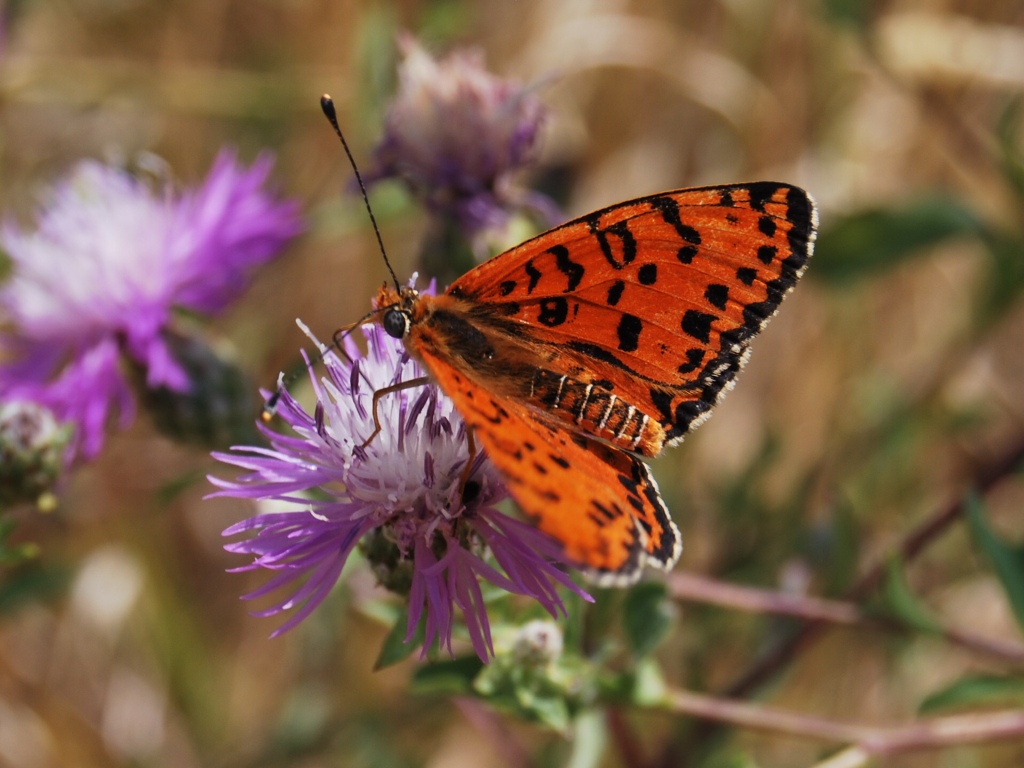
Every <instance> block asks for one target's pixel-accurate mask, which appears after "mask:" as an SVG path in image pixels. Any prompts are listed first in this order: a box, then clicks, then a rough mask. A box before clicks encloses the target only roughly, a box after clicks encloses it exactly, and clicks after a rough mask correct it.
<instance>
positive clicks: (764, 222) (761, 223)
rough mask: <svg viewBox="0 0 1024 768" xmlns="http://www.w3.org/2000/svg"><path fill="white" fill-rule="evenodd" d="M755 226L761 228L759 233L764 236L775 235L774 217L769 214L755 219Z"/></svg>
mask: <svg viewBox="0 0 1024 768" xmlns="http://www.w3.org/2000/svg"><path fill="white" fill-rule="evenodd" d="M757 228H758V229H759V230H761V234H762V235H764V236H765V237H775V230H776V229H777V228H778V227H777V226H776V224H775V219H773V218H772V217H771V216H762V217H761V218H760V219H758V220H757Z"/></svg>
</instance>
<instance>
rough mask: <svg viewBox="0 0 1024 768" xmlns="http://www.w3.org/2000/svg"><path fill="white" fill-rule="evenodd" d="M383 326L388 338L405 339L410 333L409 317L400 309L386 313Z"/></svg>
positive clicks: (382, 322)
mask: <svg viewBox="0 0 1024 768" xmlns="http://www.w3.org/2000/svg"><path fill="white" fill-rule="evenodd" d="M381 325H383V326H384V332H385V333H386V334H387V335H388V336H391V337H392V338H395V339H401V338H404V337H405V334H406V333H408V331H409V315H408V314H406V313H405V312H403V311H401V310H400V309H389V310H388V311H387V312H385V313H384V319H383V320H382V321H381Z"/></svg>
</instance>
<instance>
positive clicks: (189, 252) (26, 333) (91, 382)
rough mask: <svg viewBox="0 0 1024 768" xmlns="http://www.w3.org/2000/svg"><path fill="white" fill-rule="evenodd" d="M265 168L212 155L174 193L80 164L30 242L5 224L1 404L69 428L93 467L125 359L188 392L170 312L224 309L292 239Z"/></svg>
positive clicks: (124, 406) (127, 394) (122, 412)
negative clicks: (197, 177)
mask: <svg viewBox="0 0 1024 768" xmlns="http://www.w3.org/2000/svg"><path fill="white" fill-rule="evenodd" d="M272 164H273V161H272V159H271V158H270V156H269V155H264V156H262V157H260V158H259V159H258V160H257V161H256V162H255V163H254V164H253V165H252V166H251V167H249V168H244V167H243V166H241V165H240V164H239V163H238V161H237V160H236V158H235V156H234V153H233V152H230V151H222V152H221V153H220V155H219V156H218V157H217V160H216V162H215V163H214V166H213V169H212V170H211V171H210V174H209V176H208V177H207V179H206V181H205V182H204V183H203V185H202V186H201V187H199V188H198V189H196V190H193V191H189V192H184V193H175V192H174V191H173V190H171V189H170V187H169V185H167V184H163V185H161V186H160V188H159V189H156V190H154V189H153V188H152V185H150V184H147V183H146V182H145V181H143V180H141V179H139V178H137V177H135V176H133V175H131V174H129V173H128V172H126V171H123V170H121V169H118V168H113V167H110V166H106V165H103V164H101V163H98V162H95V161H83V162H81V163H79V164H78V165H77V166H76V167H75V168H74V169H73V170H72V172H71V173H70V174H69V175H68V177H67V178H66V179H64V180H63V181H62V182H60V183H58V184H57V185H56V186H55V187H54V188H53V189H52V190H51V191H50V195H49V201H48V202H47V204H46V205H45V207H43V209H42V210H41V211H40V213H39V215H38V221H37V226H36V229H35V230H34V231H27V230H23V229H21V228H20V227H19V226H18V225H16V224H15V223H13V222H10V221H9V222H7V223H6V224H5V225H4V227H3V229H2V231H0V246H2V247H3V249H4V251H6V253H7V254H8V256H9V257H10V259H11V262H12V270H11V276H10V278H9V280H8V281H7V282H6V283H5V284H4V285H3V286H2V287H0V314H2V315H3V316H5V320H6V321H7V323H8V325H9V326H10V329H9V330H8V331H7V332H6V333H4V334H3V335H0V350H2V351H3V352H4V355H5V358H6V361H5V363H4V364H3V365H2V366H0V396H2V397H3V398H5V399H21V400H30V401H34V402H38V403H41V404H43V405H45V406H46V407H48V408H50V409H51V410H52V411H53V412H54V414H55V416H56V417H57V418H58V419H60V420H62V421H68V422H71V423H73V424H74V425H75V427H76V435H75V448H76V452H77V453H78V454H80V455H82V456H84V457H86V458H90V457H92V456H94V455H95V454H96V453H98V451H99V450H100V448H101V447H102V444H103V438H104V430H105V427H106V425H107V423H108V421H109V420H110V417H111V415H112V414H113V413H115V412H116V413H117V414H118V415H119V422H120V426H122V427H124V426H127V424H129V423H130V422H131V421H132V419H133V417H134V412H135V400H134V398H133V396H132V392H131V388H130V386H129V383H128V381H127V380H126V379H125V375H124V373H123V372H122V370H121V358H122V355H127V356H128V357H129V358H130V359H131V360H132V361H133V362H134V363H136V364H138V365H139V366H141V368H142V369H143V370H144V371H145V375H146V385H147V386H149V387H151V388H158V387H167V388H168V389H170V390H173V391H178V392H182V391H186V390H188V388H189V380H188V376H187V375H186V373H185V371H184V370H183V368H182V367H181V366H180V365H179V364H178V362H177V361H176V360H175V358H174V355H173V354H172V352H171V350H170V348H169V346H168V343H167V341H166V338H165V331H166V329H167V327H168V325H169V323H170V322H171V319H172V313H173V310H174V308H182V309H186V310H190V311H192V312H198V313H203V314H210V313H214V312H217V311H219V310H221V309H222V308H223V307H224V306H225V305H226V304H227V302H228V301H230V300H231V299H232V298H234V297H235V296H236V295H237V294H238V293H239V292H240V291H241V290H242V288H244V287H245V285H246V282H247V277H248V273H249V271H251V269H252V268H253V267H255V266H256V265H258V264H261V263H263V262H265V261H267V260H269V259H271V258H273V257H274V256H276V255H277V254H278V253H279V252H280V250H281V248H282V247H283V246H284V244H285V243H286V242H287V241H288V240H290V239H291V238H292V237H294V236H295V235H296V234H298V232H299V231H300V229H301V222H300V219H299V215H298V207H297V205H296V204H295V203H292V202H281V201H278V200H276V199H275V198H274V197H273V196H271V195H270V194H269V193H268V192H267V191H266V190H265V189H264V186H265V184H266V181H267V177H268V176H269V173H270V169H271V166H272Z"/></svg>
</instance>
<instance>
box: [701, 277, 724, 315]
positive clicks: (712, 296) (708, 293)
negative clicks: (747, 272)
mask: <svg viewBox="0 0 1024 768" xmlns="http://www.w3.org/2000/svg"><path fill="white" fill-rule="evenodd" d="M704 298H705V299H707V300H708V304H710V305H711V306H713V307H717V308H718V309H725V305H726V304H727V303H728V302H729V287H728V286H726V285H721V284H720V283H712V284H711V285H709V286H708V287H707V288H706V289H705V291H704Z"/></svg>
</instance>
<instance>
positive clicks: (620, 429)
mask: <svg viewBox="0 0 1024 768" xmlns="http://www.w3.org/2000/svg"><path fill="white" fill-rule="evenodd" d="M377 306H378V307H380V308H384V307H386V308H387V309H386V310H385V311H384V312H383V313H382V315H381V317H380V323H381V325H382V326H383V327H384V329H385V331H386V332H387V333H388V334H389V335H391V336H394V337H395V338H402V339H403V340H404V341H405V344H406V348H407V349H408V350H409V351H410V353H411V354H413V355H414V356H415V357H417V358H418V359H419V360H420V361H421V362H423V363H424V364H425V365H426V367H427V369H428V370H430V371H431V373H433V374H434V375H435V378H440V377H438V376H437V372H436V371H434V370H433V366H432V365H431V361H432V360H434V359H443V360H445V361H446V362H447V364H448V365H451V366H452V367H454V368H455V369H456V370H457V371H458V372H459V374H460V376H461V377H464V379H463V380H465V381H467V382H468V383H469V384H470V385H472V386H474V387H480V388H482V389H483V390H485V391H487V392H490V393H493V394H495V395H498V396H501V397H509V398H512V399H514V400H517V401H520V402H522V403H523V404H524V405H527V406H529V407H531V408H532V409H536V410H537V411H539V415H541V416H542V417H543V418H544V419H545V420H547V421H550V422H551V423H552V424H560V425H562V426H563V427H565V426H568V427H569V428H570V429H571V430H573V431H576V432H580V433H582V434H587V435H593V436H595V437H598V438H601V439H602V440H607V441H608V442H610V443H612V444H613V445H616V446H618V447H620V448H624V449H626V450H628V451H633V452H636V453H640V454H642V455H645V456H654V455H656V454H658V453H659V452H660V451H661V448H662V446H663V444H664V442H665V431H664V428H663V427H662V426H661V425H660V424H659V423H658V421H657V420H656V419H654V418H652V417H651V416H650V415H649V414H647V413H646V412H644V411H643V410H642V409H640V408H639V407H637V406H636V405H635V404H633V403H630V402H629V401H628V400H626V399H625V398H623V397H622V396H621V394H617V393H616V392H615V390H614V386H613V385H612V383H611V382H609V381H604V380H601V379H599V378H597V377H595V376H593V375H592V374H589V373H588V366H587V365H586V362H585V361H583V360H580V359H578V355H576V354H574V353H573V352H572V351H570V350H566V349H565V348H564V347H561V346H558V345H552V344H544V343H541V342H539V341H537V340H536V339H534V338H531V337H530V335H529V334H528V333H527V332H526V329H525V328H524V327H523V326H522V324H521V323H517V322H515V321H510V320H508V319H506V318H503V317H501V316H500V315H498V314H495V313H493V312H488V311H487V308H486V307H483V306H481V305H480V304H478V303H475V302H472V301H469V300H466V299H462V298H460V297H458V296H453V295H450V294H442V295H440V296H429V295H420V294H419V293H418V292H416V291H415V290H413V289H412V288H403V289H401V290H400V291H396V290H394V289H392V288H390V287H388V286H384V287H383V288H382V289H381V291H380V293H379V294H378V297H377Z"/></svg>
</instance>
